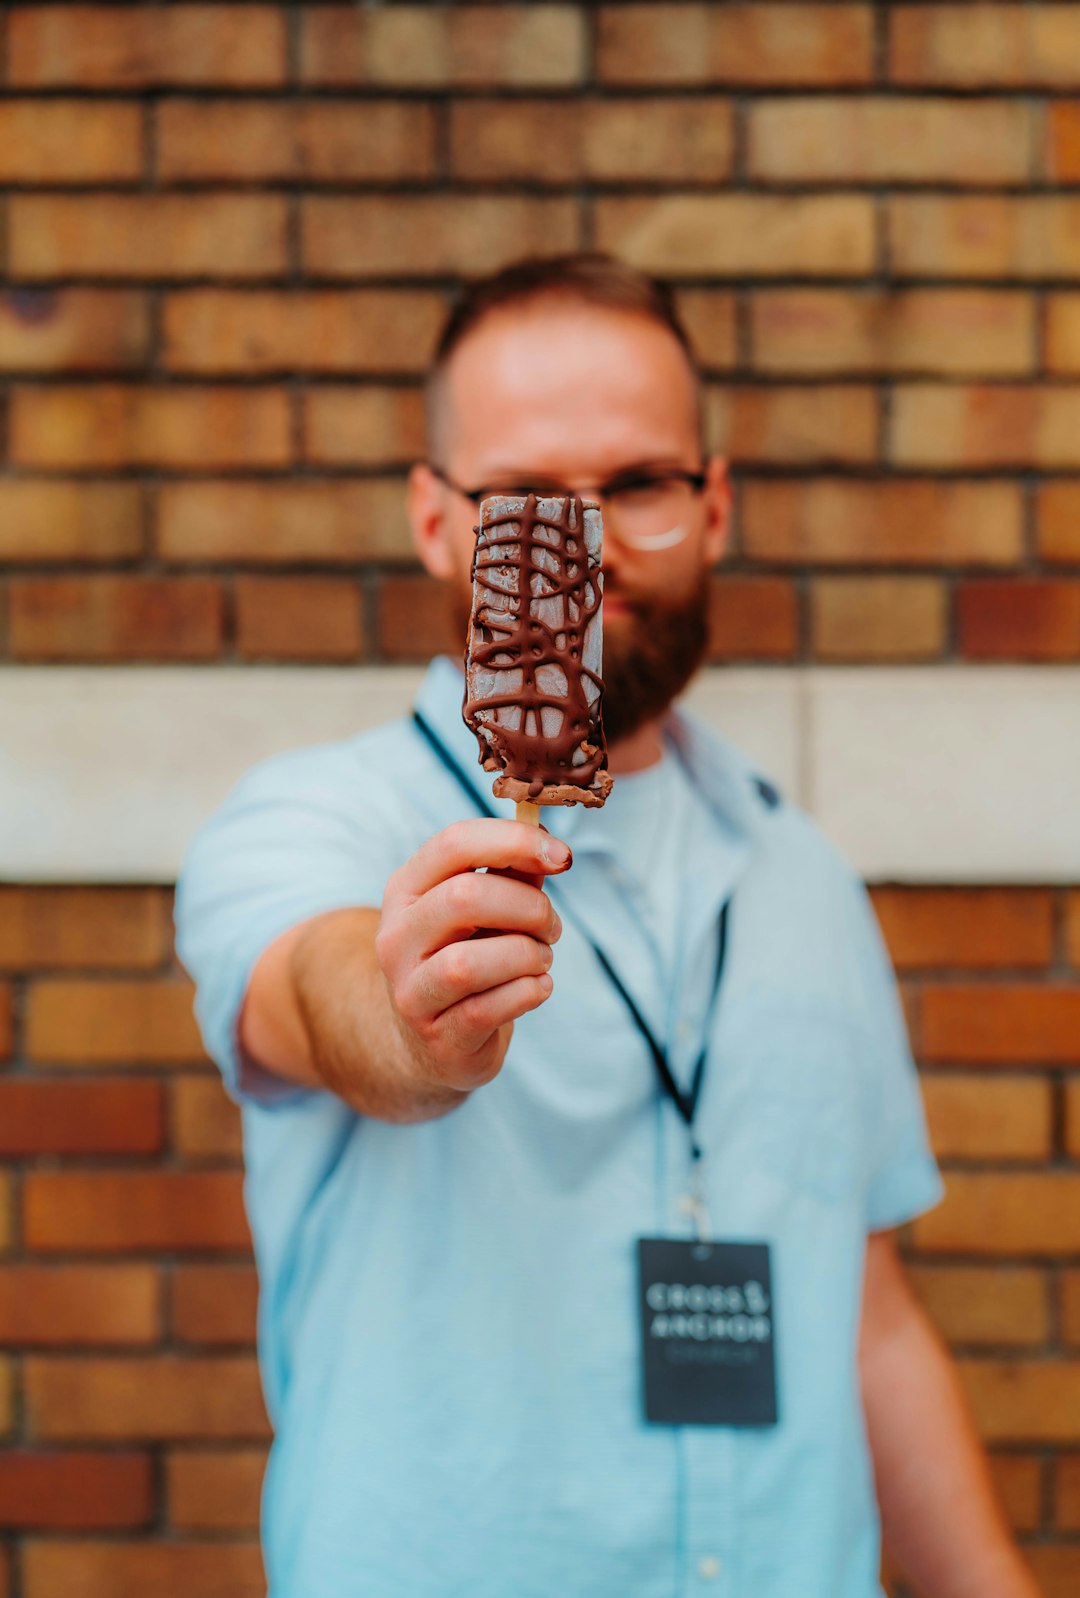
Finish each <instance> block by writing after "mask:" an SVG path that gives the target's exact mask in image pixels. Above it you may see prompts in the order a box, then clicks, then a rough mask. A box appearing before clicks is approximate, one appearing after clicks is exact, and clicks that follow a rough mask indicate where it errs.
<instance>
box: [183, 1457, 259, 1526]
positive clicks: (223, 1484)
mask: <svg viewBox="0 0 1080 1598" xmlns="http://www.w3.org/2000/svg"><path fill="white" fill-rule="evenodd" d="M265 1470H266V1455H265V1453H264V1452H263V1451H262V1450H261V1449H254V1448H230V1449H227V1450H225V1449H214V1450H213V1451H212V1452H211V1451H210V1450H209V1449H200V1448H190V1449H187V1448H186V1449H184V1450H183V1452H176V1453H170V1454H168V1455H167V1456H166V1460H165V1494H166V1502H167V1504H168V1514H169V1523H170V1525H172V1526H174V1527H175V1528H176V1529H177V1531H186V1532H190V1531H196V1532H198V1531H254V1530H256V1529H257V1528H258V1525H259V1502H260V1498H261V1495H262V1481H263V1474H264V1472H265Z"/></svg>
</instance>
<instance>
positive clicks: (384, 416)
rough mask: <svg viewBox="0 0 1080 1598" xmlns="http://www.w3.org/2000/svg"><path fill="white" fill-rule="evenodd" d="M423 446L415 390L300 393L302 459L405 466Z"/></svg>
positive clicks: (420, 398) (419, 454)
mask: <svg viewBox="0 0 1080 1598" xmlns="http://www.w3.org/2000/svg"><path fill="white" fill-rule="evenodd" d="M424 445H425V438H424V401H423V395H422V394H421V393H420V391H419V390H417V389H410V388H336V387H335V388H312V389H309V390H308V391H307V393H306V394H305V396H304V458H305V460H309V461H311V462H313V464H315V465H317V466H353V465H358V466H390V465H396V464H399V463H401V464H405V465H408V464H410V463H411V462H413V461H415V460H421V459H422V458H423V456H424Z"/></svg>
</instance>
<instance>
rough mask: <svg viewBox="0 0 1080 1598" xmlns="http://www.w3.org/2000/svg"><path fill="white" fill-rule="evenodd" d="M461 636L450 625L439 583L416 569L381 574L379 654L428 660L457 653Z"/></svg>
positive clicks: (448, 609) (446, 601) (386, 657)
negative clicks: (397, 574) (439, 655)
mask: <svg viewBox="0 0 1080 1598" xmlns="http://www.w3.org/2000/svg"><path fill="white" fill-rule="evenodd" d="M464 647H465V640H464V638H463V637H462V636H460V635H459V634H458V633H457V631H456V630H455V627H454V622H453V618H452V614H451V607H450V603H449V596H448V591H447V589H446V587H445V585H444V584H443V583H439V582H436V581H435V579H434V578H433V577H428V576H426V575H422V574H421V573H419V572H409V573H403V574H401V575H400V576H385V577H384V578H383V579H382V581H381V583H380V584H379V657H380V659H382V660H386V661H405V660H429V659H430V658H431V656H432V655H433V654H445V655H452V656H454V657H455V658H457V657H459V656H460V655H461V652H462V650H463V649H464Z"/></svg>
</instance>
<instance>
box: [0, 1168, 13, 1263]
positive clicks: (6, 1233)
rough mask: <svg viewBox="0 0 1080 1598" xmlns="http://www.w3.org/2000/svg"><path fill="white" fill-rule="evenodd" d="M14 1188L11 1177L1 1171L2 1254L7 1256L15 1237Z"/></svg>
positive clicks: (0, 1237)
mask: <svg viewBox="0 0 1080 1598" xmlns="http://www.w3.org/2000/svg"><path fill="white" fill-rule="evenodd" d="M14 1203H15V1195H14V1187H13V1184H12V1180H11V1177H10V1176H9V1175H8V1174H7V1173H6V1172H5V1171H2V1170H0V1254H6V1253H7V1251H8V1249H9V1248H10V1246H11V1240H12V1238H13V1237H14V1235H15V1222H14V1213H15V1210H14Z"/></svg>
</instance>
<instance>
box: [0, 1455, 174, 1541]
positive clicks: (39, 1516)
mask: <svg viewBox="0 0 1080 1598" xmlns="http://www.w3.org/2000/svg"><path fill="white" fill-rule="evenodd" d="M153 1506H154V1485H153V1477H152V1472H151V1461H150V1456H149V1454H136V1453H129V1452H124V1453H87V1452H85V1451H65V1452H63V1453H60V1452H56V1453H34V1452H31V1450H29V1449H14V1450H6V1451H4V1452H0V1526H3V1527H8V1528H11V1529H13V1530H18V1531H28V1530H31V1529H33V1530H38V1529H42V1530H43V1529H45V1528H49V1529H51V1530H55V1531H104V1530H106V1529H117V1528H120V1527H136V1526H145V1525H147V1524H148V1522H149V1521H150V1519H151V1516H152V1514H153Z"/></svg>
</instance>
